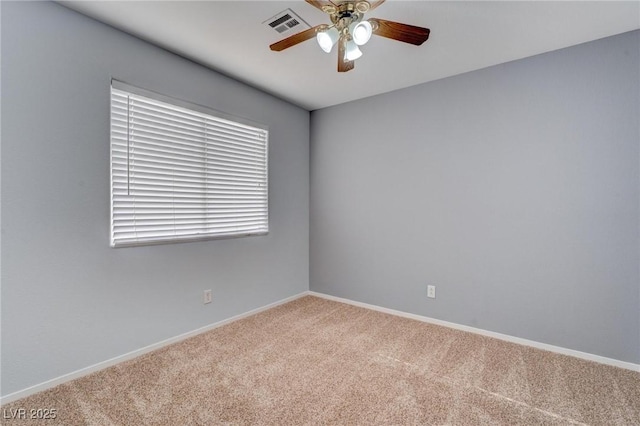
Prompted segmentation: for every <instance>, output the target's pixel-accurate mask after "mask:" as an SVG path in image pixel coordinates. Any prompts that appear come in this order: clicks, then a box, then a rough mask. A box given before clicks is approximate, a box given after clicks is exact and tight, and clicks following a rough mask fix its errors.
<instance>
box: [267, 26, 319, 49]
mask: <svg viewBox="0 0 640 426" xmlns="http://www.w3.org/2000/svg"><path fill="white" fill-rule="evenodd" d="M324 27H326V25H324V24H322V25H316V26H315V27H313V28H309V29H308V30H304V31H302V32H299V33H298V34H294V35H292V36H290V37H287V38H285V39H282V40H280V41H279V42H276V43H273V44H272V45H271V46H269V48H270V49H271V50H275V51H276V52H280V51H281V50H284V49H287V48H289V47H291V46H295V45H296V44H298V43H302V42H303V41H307V40H309V39H310V38H314V37H315V36H316V33H317V31H318V30H319V29H322V28H324Z"/></svg>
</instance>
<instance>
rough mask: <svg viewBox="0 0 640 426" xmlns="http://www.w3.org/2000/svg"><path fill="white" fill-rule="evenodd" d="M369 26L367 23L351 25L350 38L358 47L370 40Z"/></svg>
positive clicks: (370, 29)
mask: <svg viewBox="0 0 640 426" xmlns="http://www.w3.org/2000/svg"><path fill="white" fill-rule="evenodd" d="M371 31H372V28H371V24H370V23H369V21H361V22H358V23H357V24H355V25H353V26H352V28H351V29H350V32H351V37H353V41H354V42H355V43H356V44H357V45H358V46H362V45H363V44H365V43H366V42H368V41H369V39H370V38H371Z"/></svg>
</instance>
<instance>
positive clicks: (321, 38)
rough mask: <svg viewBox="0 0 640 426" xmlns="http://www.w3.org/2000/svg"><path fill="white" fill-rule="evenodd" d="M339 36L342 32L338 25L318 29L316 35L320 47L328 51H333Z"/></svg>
mask: <svg viewBox="0 0 640 426" xmlns="http://www.w3.org/2000/svg"><path fill="white" fill-rule="evenodd" d="M339 38H340V32H339V31H338V29H337V28H336V27H331V28H329V29H327V30H324V31H318V34H317V35H316V39H317V40H318V44H319V45H320V48H321V49H322V50H324V51H325V52H327V53H330V52H331V49H332V48H333V45H334V44H336V42H337V41H338V39H339Z"/></svg>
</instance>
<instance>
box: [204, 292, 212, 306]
mask: <svg viewBox="0 0 640 426" xmlns="http://www.w3.org/2000/svg"><path fill="white" fill-rule="evenodd" d="M212 298H213V296H212V294H211V290H205V291H204V303H205V305H206V304H207V303H211V299H212Z"/></svg>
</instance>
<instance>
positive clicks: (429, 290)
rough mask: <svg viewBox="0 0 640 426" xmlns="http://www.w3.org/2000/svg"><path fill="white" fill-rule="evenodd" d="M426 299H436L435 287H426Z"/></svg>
mask: <svg viewBox="0 0 640 426" xmlns="http://www.w3.org/2000/svg"><path fill="white" fill-rule="evenodd" d="M427 297H430V298H432V299H435V298H436V286H435V285H428V286H427Z"/></svg>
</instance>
